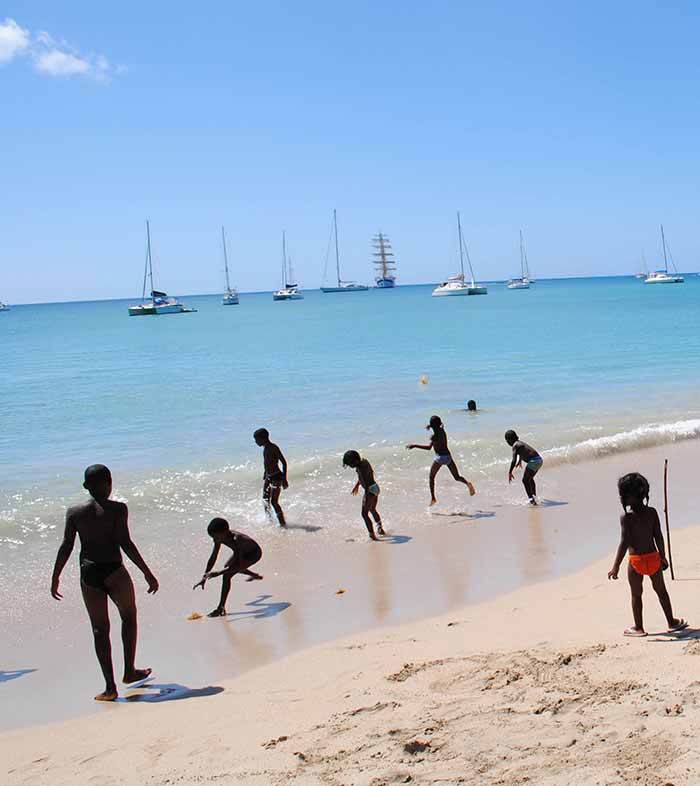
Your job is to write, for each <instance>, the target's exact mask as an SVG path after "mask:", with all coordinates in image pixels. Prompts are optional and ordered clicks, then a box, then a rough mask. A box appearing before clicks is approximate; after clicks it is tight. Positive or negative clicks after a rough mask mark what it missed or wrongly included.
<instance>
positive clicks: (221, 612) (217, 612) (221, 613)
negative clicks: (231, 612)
mask: <svg viewBox="0 0 700 786" xmlns="http://www.w3.org/2000/svg"><path fill="white" fill-rule="evenodd" d="M225 616H226V609H225V608H223V607H222V606H217V607H216V608H215V609H214V611H210V612H209V614H207V617H225Z"/></svg>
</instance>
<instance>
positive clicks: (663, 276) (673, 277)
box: [644, 224, 685, 284]
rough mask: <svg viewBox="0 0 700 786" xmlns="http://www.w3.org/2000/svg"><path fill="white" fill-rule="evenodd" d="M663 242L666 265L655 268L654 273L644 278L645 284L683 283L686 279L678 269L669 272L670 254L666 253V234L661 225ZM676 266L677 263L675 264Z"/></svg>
mask: <svg viewBox="0 0 700 786" xmlns="http://www.w3.org/2000/svg"><path fill="white" fill-rule="evenodd" d="M661 243H662V244H663V248H664V266H663V269H662V270H655V271H654V272H653V273H649V275H648V276H647V277H646V279H645V280H644V283H645V284H682V283H683V282H684V281H685V279H684V278H683V276H681V275H679V274H678V271H676V272H675V273H669V272H668V255H667V253H666V236H665V235H664V225H663V224H662V225H661ZM674 267H675V265H674Z"/></svg>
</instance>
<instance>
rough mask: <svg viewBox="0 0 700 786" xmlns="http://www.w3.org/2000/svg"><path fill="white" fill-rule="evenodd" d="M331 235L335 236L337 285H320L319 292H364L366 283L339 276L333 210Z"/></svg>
mask: <svg viewBox="0 0 700 786" xmlns="http://www.w3.org/2000/svg"><path fill="white" fill-rule="evenodd" d="M333 237H334V238H335V272H336V278H337V286H334V287H332V286H331V287H321V292H366V291H367V290H368V289H369V287H368V286H367V285H366V284H356V283H355V282H354V281H343V279H342V278H341V277H340V254H339V253H338V219H337V218H336V213H335V210H334V211H333ZM326 261H327V260H326ZM324 278H325V275H324Z"/></svg>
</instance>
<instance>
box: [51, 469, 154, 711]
mask: <svg viewBox="0 0 700 786" xmlns="http://www.w3.org/2000/svg"><path fill="white" fill-rule="evenodd" d="M83 488H85V489H86V490H87V491H88V492H89V494H90V496H91V498H92V499H90V500H89V501H88V502H85V503H83V504H82V505H76V506H75V507H72V508H69V509H68V512H67V513H66V529H65V532H64V535H63V542H62V543H61V545H60V547H59V549H58V554H57V555H56V564H55V566H54V569H53V576H52V578H51V595H52V596H53V597H54V598H55V599H56V600H62V599H63V595H61V593H60V592H59V582H60V579H61V573H62V571H63V568H64V567H65V565H66V562H67V561H68V558H69V557H70V555H71V553H72V551H73V546H74V545H75V536H76V535H78V537H79V538H80V589H81V590H82V593H83V601H84V602H85V608H86V609H87V612H88V616H89V617H90V623H91V625H92V633H93V636H94V639H95V654H96V655H97V660H98V661H99V663H100V668H101V669H102V674H103V675H104V678H105V689H104V691H102V693H100V694H98V695H97V696H95V701H114V700H115V699H116V698H117V696H118V692H117V683H116V681H115V679H114V667H113V665H112V645H111V643H110V640H109V609H108V604H107V598H110V599H111V601H112V603H114V605H115V606H116V607H117V610H118V611H119V616H120V617H121V620H122V644H123V646H124V677H123V682H124V684H125V685H129V684H131V683H132V682H138V681H140V680H143V679H146V677H148V676H149V675H150V673H151V670H150V669H137V668H136V667H135V665H134V662H135V660H136V640H137V637H138V626H137V617H136V599H135V597H134V585H133V584H132V582H131V576H129V573H128V571H127V569H126V568H125V567H124V563H123V562H122V554H121V553H122V551H123V552H124V553H125V554H126V556H127V557H128V558H129V559H130V560H131V561H132V562H133V563H134V565H136V567H137V568H138V569H139V570H140V571H141V572H142V573H143V577H144V578H145V579H146V583H147V584H148V593H149V594H152V593H154V592H158V579H156V577H155V576H154V575H153V573H151V570H150V569H149V567H148V565H146V563H145V561H144V559H143V557H142V556H141V554H140V553H139V550H138V549H137V548H136V544H135V543H134V542H133V540H131V535H130V534H129V526H128V518H129V511H128V509H127V507H126V505H125V504H124V503H123V502H115V501H114V500H111V499H110V498H109V497H110V495H111V493H112V474H111V473H110V471H109V469H108V468H107V467H105V466H104V465H103V464H92V465H90V466H89V467H88V468H87V469H86V470H85V482H84V483H83Z"/></svg>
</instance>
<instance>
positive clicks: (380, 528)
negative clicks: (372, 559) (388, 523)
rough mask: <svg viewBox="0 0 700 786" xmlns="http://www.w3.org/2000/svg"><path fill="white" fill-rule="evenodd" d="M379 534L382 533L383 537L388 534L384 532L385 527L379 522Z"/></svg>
mask: <svg viewBox="0 0 700 786" xmlns="http://www.w3.org/2000/svg"><path fill="white" fill-rule="evenodd" d="M377 534H378V535H381V537H384V536H385V535H386V532H384V527H382V525H381V524H377Z"/></svg>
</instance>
